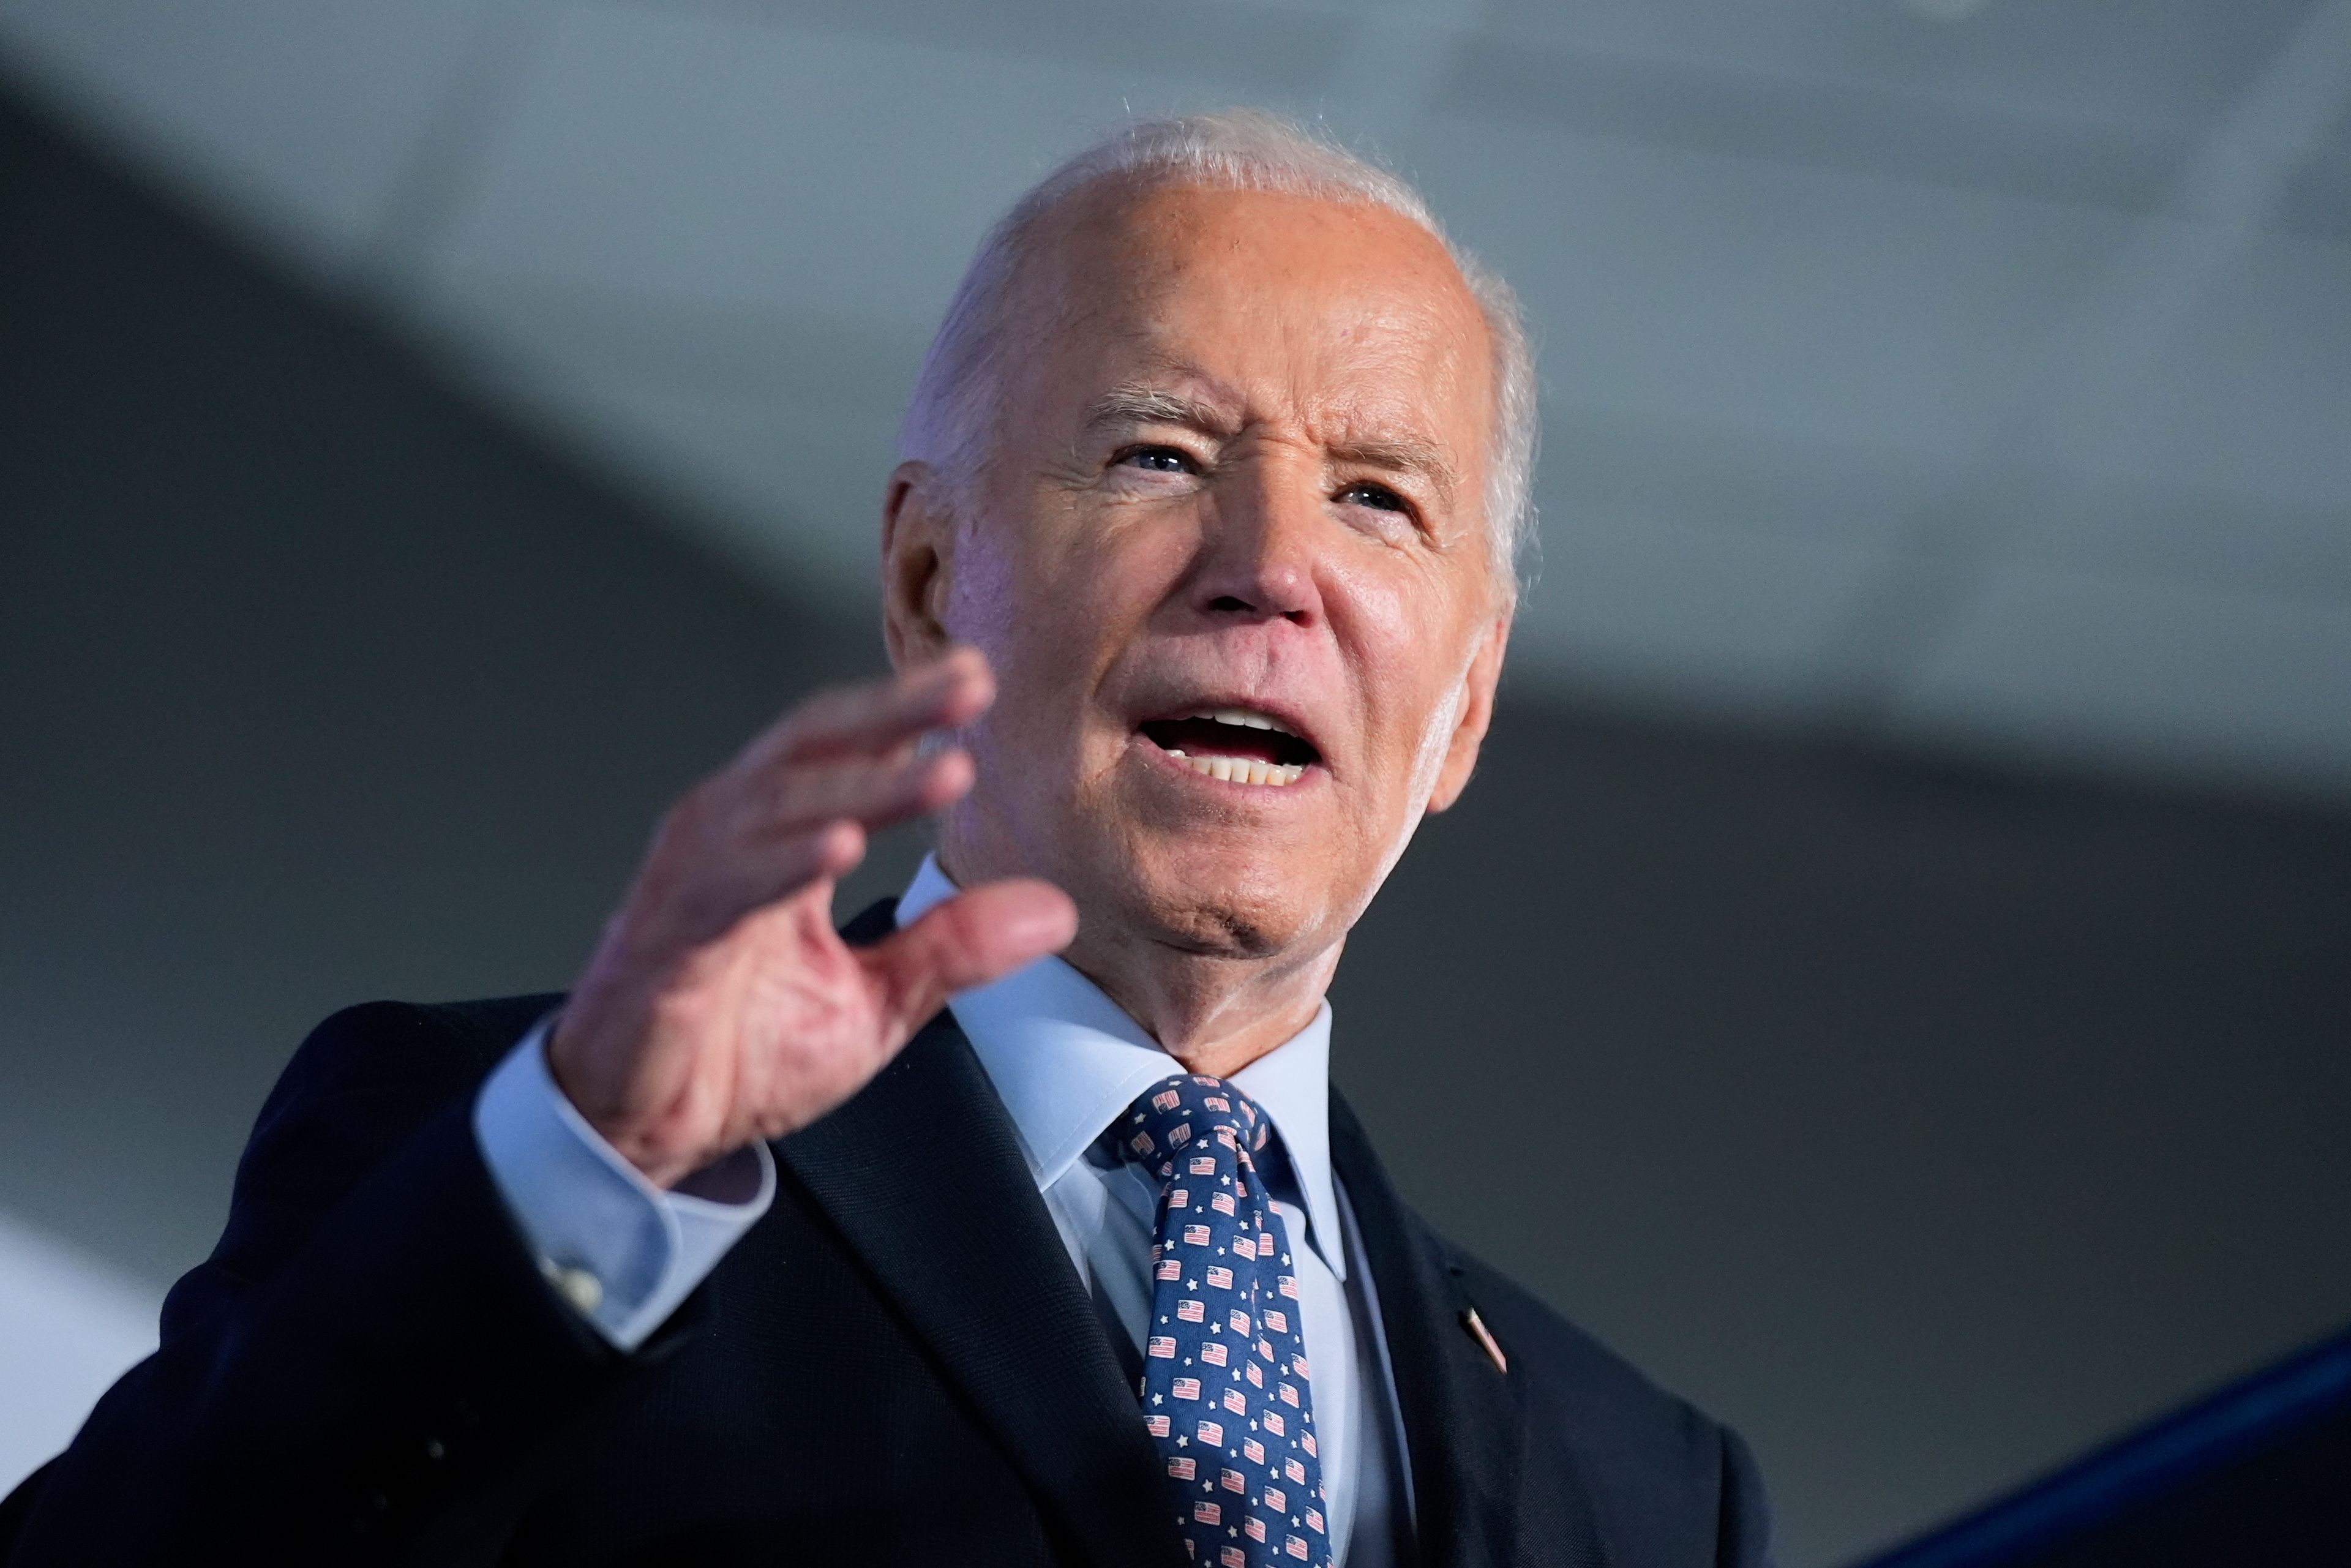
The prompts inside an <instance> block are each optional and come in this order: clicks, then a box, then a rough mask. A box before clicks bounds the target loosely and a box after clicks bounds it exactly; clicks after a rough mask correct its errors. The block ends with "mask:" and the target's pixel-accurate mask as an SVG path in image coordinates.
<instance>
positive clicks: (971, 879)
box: [937, 834, 1345, 1078]
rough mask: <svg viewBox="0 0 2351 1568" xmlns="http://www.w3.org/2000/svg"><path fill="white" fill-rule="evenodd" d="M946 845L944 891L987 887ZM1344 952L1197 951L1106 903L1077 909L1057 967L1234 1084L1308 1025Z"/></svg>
mask: <svg viewBox="0 0 2351 1568" xmlns="http://www.w3.org/2000/svg"><path fill="white" fill-rule="evenodd" d="M937 854H938V861H939V869H940V870H942V871H944V872H945V873H946V875H947V879H948V880H949V881H950V882H953V883H955V884H956V886H957V887H976V886H977V885H979V883H982V882H987V881H990V880H993V876H992V875H991V871H990V869H989V868H987V866H986V864H985V857H975V856H974V855H973V854H972V853H971V852H970V851H969V847H968V846H967V845H963V844H957V843H955V842H953V841H952V835H950V834H943V835H942V842H941V843H940V845H939V848H938V851H937ZM976 859H977V860H979V861H980V862H981V863H980V864H977V865H975V864H974V863H973V862H974V861H975V860H976ZM994 874H999V875H1009V874H1013V873H1009V872H1003V873H994ZM975 879H976V880H975ZM1104 902H1106V901H1104ZM1343 946H1345V939H1344V937H1341V938H1339V939H1337V940H1333V941H1330V942H1326V943H1322V944H1319V945H1316V946H1311V948H1307V949H1305V950H1301V946H1299V945H1292V946H1287V947H1284V948H1283V949H1281V950H1280V951H1277V952H1272V953H1262V954H1256V953H1253V954H1246V955H1242V954H1234V953H1230V952H1222V953H1219V952H1212V951H1202V950H1199V949H1198V948H1196V947H1193V946H1184V945H1181V944H1179V943H1178V942H1176V941H1175V940H1173V939H1171V938H1170V936H1168V935H1167V934H1165V933H1163V932H1157V931H1154V930H1149V929H1143V928H1139V927H1138V925H1137V924H1136V923H1134V922H1126V921H1121V920H1120V919H1118V918H1117V917H1116V915H1113V913H1112V912H1111V911H1110V910H1108V909H1106V908H1104V907H1102V902H1096V901H1081V904H1080V906H1079V920H1078V935H1077V937H1076V939H1075V940H1074V941H1072V942H1071V944H1070V946H1068V947H1067V948H1066V949H1064V950H1063V951H1062V953H1061V958H1062V960H1063V961H1064V962H1066V963H1067V964H1069V966H1070V967H1071V968H1073V969H1075V970H1077V971H1078V973H1080V974H1081V975H1083V976H1084V977H1086V978H1087V979H1089V980H1092V982H1093V983H1094V984H1095V985H1096V986H1099V987H1100V988H1102V994H1103V995H1104V996H1106V997H1108V998H1110V999H1111V1000H1112V1001H1113V1002H1115V1003H1117V1004H1118V1007H1119V1009H1120V1010H1121V1011H1123V1012H1124V1013H1125V1014H1126V1016H1127V1017H1129V1018H1131V1019H1134V1021H1135V1022H1136V1023H1138V1024H1140V1025H1141V1026H1142V1027H1143V1029H1144V1031H1145V1032H1147V1033H1148V1034H1149V1035H1150V1036H1151V1038H1152V1039H1153V1040H1157V1041H1158V1042H1159V1044H1160V1046H1161V1047H1162V1048H1163V1049H1164V1050H1165V1051H1166V1052H1167V1054H1168V1055H1170V1056H1172V1057H1174V1058H1175V1060H1176V1061H1179V1062H1181V1063H1183V1064H1184V1066H1185V1068H1186V1070H1187V1071H1193V1072H1205V1073H1207V1074H1208V1075H1210V1076H1211V1077H1216V1078H1230V1077H1231V1076H1232V1075H1233V1074H1235V1073H1236V1072H1238V1071H1241V1070H1242V1069H1243V1068H1245V1067H1247V1066H1249V1063H1251V1062H1253V1061H1257V1060H1258V1059H1259V1057H1261V1056H1264V1055H1265V1054H1266V1053H1267V1052H1269V1051H1272V1050H1274V1049H1275V1048H1276V1047H1277V1046H1280V1045H1281V1044H1283V1043H1284V1042H1286V1041H1288V1040H1290V1038H1291V1037H1293V1036H1295V1035H1296V1034H1297V1033H1298V1032H1299V1031H1300V1030H1303V1029H1304V1028H1305V1027H1306V1026H1307V1025H1308V1024H1310V1023H1311V1022H1313V1021H1314V1015H1315V1013H1316V1012H1318V1011H1319V1010H1320V1009H1322V997H1323V993H1324V992H1326V991H1328V990H1329V989H1330V988H1331V977H1332V974H1333V973H1335V972H1336V971H1337V969H1338V967H1339V954H1340V951H1341V949H1342V948H1343Z"/></svg>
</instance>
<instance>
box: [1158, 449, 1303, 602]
mask: <svg viewBox="0 0 2351 1568" xmlns="http://www.w3.org/2000/svg"><path fill="white" fill-rule="evenodd" d="M1285 467H1286V465H1282V464H1280V463H1270V462H1268V463H1253V464H1250V465H1248V466H1247V468H1246V469H1245V470H1244V471H1243V472H1242V473H1239V474H1235V475H1233V476H1229V477H1228V478H1227V479H1226V480H1225V481H1224V482H1223V483H1221V484H1219V485H1218V486H1217V496H1216V504H1215V506H1214V507H1212V508H1210V515H1209V517H1208V518H1207V522H1206V524H1205V525H1204V535H1203V538H1202V540H1201V555H1200V560H1199V564H1198V568H1197V570H1196V572H1195V573H1194V576H1193V580H1192V590H1193V593H1192V598H1193V602H1194V604H1195V606H1196V608H1197V609H1199V610H1200V611H1201V612H1204V613H1206V614H1207V615H1208V616H1209V617H1211V618H1212V619H1222V618H1235V619H1243V620H1253V621H1270V620H1274V619H1277V618H1279V619H1280V620H1284V621H1289V622H1292V623H1294V624H1297V625H1300V626H1311V625H1312V624H1314V623H1315V622H1318V621H1320V620H1321V619H1322V586H1321V580H1320V576H1321V574H1320V573H1319V572H1318V571H1317V570H1316V566H1317V564H1318V552H1319V550H1320V549H1321V548H1322V544H1323V542H1324V538H1323V535H1324V530H1325V528H1326V527H1327V519H1326V518H1325V517H1324V515H1323V513H1324V507H1323V500H1322V496H1321V494H1320V493H1319V488H1318V486H1319V482H1320V478H1321V476H1320V474H1319V473H1317V474H1315V475H1313V476H1308V475H1304V474H1299V473H1291V472H1284V469H1285Z"/></svg>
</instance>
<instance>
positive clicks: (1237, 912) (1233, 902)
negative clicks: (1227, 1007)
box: [1127, 843, 1329, 958]
mask: <svg viewBox="0 0 2351 1568" xmlns="http://www.w3.org/2000/svg"><path fill="white" fill-rule="evenodd" d="M1158 848H1159V849H1160V850H1161V852H1159V853H1153V852H1151V851H1150V850H1149V849H1146V850H1144V852H1141V853H1138V854H1136V855H1135V856H1134V858H1133V859H1131V860H1130V861H1129V862H1128V865H1129V872H1128V879H1127V880H1128V886H1129V897H1130V898H1131V900H1132V902H1133V905H1134V914H1135V915H1138V916H1140V917H1141V920H1142V922H1143V923H1144V924H1145V925H1148V926H1149V927H1151V928H1153V929H1154V930H1155V933H1156V934H1157V935H1158V937H1159V939H1160V940H1162V941H1164V942H1166V943H1167V944H1169V945H1170V946H1176V947H1181V948H1183V949H1185V950H1186V951H1189V952H1195V953H1203V954H1211V955H1216V956H1225V957H1232V958H1266V957H1271V956H1274V955H1276V954H1278V953H1280V952H1282V951H1283V950H1284V949H1286V948H1289V947H1291V946H1295V945H1296V944H1298V943H1299V942H1300V941H1301V939H1304V938H1308V937H1310V936H1312V935H1314V934H1315V933H1316V931H1317V928H1318V927H1319V926H1320V925H1322V915H1324V913H1325V911H1326V910H1327V909H1328V907H1329V904H1328V901H1327V900H1324V899H1322V898H1318V897H1315V896H1313V893H1314V892H1315V891H1316V881H1315V879H1314V878H1312V877H1311V876H1308V877H1301V876H1300V875H1299V874H1298V873H1297V871H1296V869H1295V868H1296V863H1297V862H1296V857H1294V856H1290V855H1284V854H1281V853H1279V852H1275V851H1273V850H1271V849H1269V848H1267V847H1265V846H1261V845H1238V844H1224V845H1208V844H1200V843H1189V844H1184V845H1180V846H1158Z"/></svg>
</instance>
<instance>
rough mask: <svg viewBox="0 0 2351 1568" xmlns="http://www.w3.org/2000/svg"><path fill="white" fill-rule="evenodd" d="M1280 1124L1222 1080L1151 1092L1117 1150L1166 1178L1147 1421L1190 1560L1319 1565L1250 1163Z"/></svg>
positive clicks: (1311, 1440) (1277, 1233)
mask: <svg viewBox="0 0 2351 1568" xmlns="http://www.w3.org/2000/svg"><path fill="white" fill-rule="evenodd" d="M1272 1128H1273V1124H1272V1123H1271V1122H1270V1121H1269V1120H1268V1119H1267V1117H1266V1114H1265V1113H1264V1112H1262V1111H1260V1110H1259V1109H1258V1108H1257V1106H1256V1105H1255V1104H1254V1103H1252V1102H1251V1101H1250V1100H1249V1096H1247V1095H1246V1094H1243V1093H1242V1092H1240V1091H1239V1090H1238V1089H1235V1088H1234V1087H1233V1086H1232V1085H1231V1084H1229V1083H1227V1082H1225V1081H1224V1080H1223V1079H1221V1078H1207V1077H1202V1076H1200V1075H1198V1074H1195V1073H1183V1074H1179V1075H1178V1076H1176V1077H1174V1078H1169V1079H1166V1080H1165V1081H1164V1082H1159V1083H1155V1084H1154V1085H1152V1087H1151V1088H1150V1089H1148V1090H1146V1091H1144V1094H1143V1096H1142V1098H1140V1099H1138V1100H1137V1101H1135V1103H1134V1105H1133V1106H1131V1107H1129V1109H1128V1112H1127V1115H1126V1119H1125V1120H1124V1121H1123V1122H1122V1123H1120V1124H1119V1127H1118V1135H1119V1138H1120V1149H1121V1152H1122V1153H1123V1154H1124V1155H1125V1156H1126V1157H1127V1158H1129V1159H1131V1160H1134V1162H1136V1163H1137V1164H1139V1165H1141V1166H1143V1167H1144V1169H1145V1170H1147V1171H1149V1172H1150V1173H1151V1174H1152V1175H1153V1176H1156V1177H1157V1178H1158V1180H1159V1184H1160V1187H1159V1236H1158V1239H1157V1240H1156V1241H1155V1242H1154V1243H1153V1244H1152V1249H1151V1258H1152V1281H1153V1284H1152V1301H1151V1322H1150V1324H1149V1327H1148V1329H1147V1330H1146V1332H1145V1334H1144V1347H1143V1351H1144V1355H1143V1379H1142V1386H1141V1390H1140V1392H1141V1394H1142V1396H1143V1420H1144V1427H1146V1428H1147V1429H1148V1430H1149V1431H1150V1433H1151V1436H1152V1437H1154V1438H1155V1439H1156V1440H1157V1442H1158V1445H1159V1451H1160V1456H1161V1458H1163V1459H1165V1462H1166V1467H1167V1479H1168V1486H1169V1495H1170V1496H1171V1497H1172V1498H1174V1499H1175V1505H1176V1509H1177V1512H1176V1516H1175V1522H1176V1527H1177V1528H1178V1529H1179V1530H1180V1531H1182V1532H1183V1535H1184V1540H1185V1543H1186V1545H1187V1546H1188V1547H1189V1548H1190V1549H1191V1553H1192V1560H1193V1562H1195V1563H1201V1564H1213V1565H1215V1568H1274V1565H1276V1564H1280V1565H1282V1568H1289V1565H1290V1564H1295V1563H1305V1564H1307V1565H1308V1568H1328V1564H1329V1563H1330V1561H1331V1540H1330V1535H1329V1533H1328V1531H1326V1529H1325V1527H1324V1521H1323V1518H1322V1510H1323V1509H1324V1508H1325V1507H1326V1506H1327V1503H1326V1500H1325V1499H1324V1497H1323V1495H1322V1460H1321V1458H1319V1457H1318V1456H1317V1453H1316V1447H1315V1437H1314V1402H1313V1398H1312V1396H1311V1393H1310V1391H1309V1388H1308V1385H1307V1367H1306V1353H1305V1348H1304V1341H1303V1340H1302V1338H1301V1335H1300V1333H1299V1320H1298V1281H1297V1278H1296V1277H1295V1274H1294V1273H1293V1271H1292V1269H1291V1266H1290V1239H1289V1237H1288V1236H1287V1234H1286V1233H1285V1231H1284V1228H1283V1225H1282V1222H1281V1216H1280V1214H1278V1213H1276V1212H1275V1211H1274V1208H1273V1205H1272V1204H1271V1203H1270V1201H1269V1200H1268V1198H1267V1196H1266V1192H1265V1187H1264V1185H1263V1183H1261V1182H1260V1181H1259V1179H1258V1172H1257V1166H1256V1164H1255V1162H1254V1160H1253V1158H1252V1156H1253V1155H1256V1154H1257V1153H1259V1151H1261V1150H1263V1149H1264V1147H1265V1145H1266V1140H1267V1137H1268V1136H1269V1134H1270V1133H1271V1132H1272Z"/></svg>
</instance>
